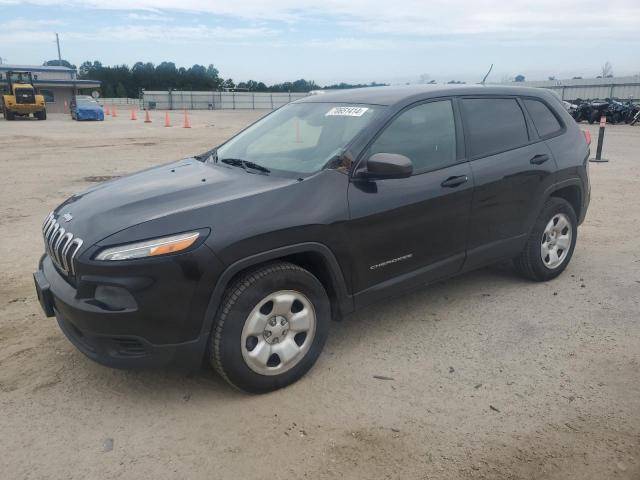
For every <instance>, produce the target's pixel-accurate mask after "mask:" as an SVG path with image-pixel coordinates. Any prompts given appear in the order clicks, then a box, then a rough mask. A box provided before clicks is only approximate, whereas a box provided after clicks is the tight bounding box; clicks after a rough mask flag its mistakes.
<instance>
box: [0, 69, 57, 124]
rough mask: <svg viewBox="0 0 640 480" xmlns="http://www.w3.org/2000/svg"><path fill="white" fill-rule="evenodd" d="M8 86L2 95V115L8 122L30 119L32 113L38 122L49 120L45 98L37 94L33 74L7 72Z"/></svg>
mask: <svg viewBox="0 0 640 480" xmlns="http://www.w3.org/2000/svg"><path fill="white" fill-rule="evenodd" d="M7 86H8V88H7V90H6V91H5V92H4V93H3V94H2V113H3V114H4V118H5V119H6V120H15V118H16V116H22V117H28V116H29V115H30V114H32V113H33V116H34V117H35V118H37V119H38V120H46V119H47V107H46V105H45V102H44V97H43V96H42V95H37V94H36V89H35V88H34V87H33V75H31V72H13V71H11V72H7Z"/></svg>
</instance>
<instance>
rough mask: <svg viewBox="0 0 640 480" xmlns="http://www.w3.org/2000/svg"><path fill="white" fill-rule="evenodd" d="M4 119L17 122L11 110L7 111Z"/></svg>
mask: <svg viewBox="0 0 640 480" xmlns="http://www.w3.org/2000/svg"><path fill="white" fill-rule="evenodd" d="M4 118H5V120H15V118H16V116H15V114H14V113H13V112H12V111H11V110H7V109H5V111H4Z"/></svg>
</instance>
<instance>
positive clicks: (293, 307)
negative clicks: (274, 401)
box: [209, 262, 331, 393]
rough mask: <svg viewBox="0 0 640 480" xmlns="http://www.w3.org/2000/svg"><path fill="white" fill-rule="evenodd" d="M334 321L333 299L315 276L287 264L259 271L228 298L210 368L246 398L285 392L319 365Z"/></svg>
mask: <svg viewBox="0 0 640 480" xmlns="http://www.w3.org/2000/svg"><path fill="white" fill-rule="evenodd" d="M301 307H302V308H301ZM305 311H306V312H307V313H306V315H304V314H303V312H305ZM296 314H298V316H297V318H298V319H297V320H295V322H294V318H296V317H295V315H296ZM283 319H284V322H283ZM302 319H306V321H303V320H302ZM330 319H331V306H330V303H329V298H328V296H327V293H326V291H325V289H324V287H323V286H322V284H321V283H320V281H319V280H318V279H317V278H316V277H315V276H313V275H312V274H311V273H310V272H308V271H307V270H305V269H303V268H301V267H299V266H297V265H294V264H292V263H287V262H276V263H269V264H266V265H263V266H261V267H257V268H255V269H252V270H249V271H247V272H246V273H243V274H242V275H241V276H240V277H239V278H238V279H237V280H235V281H234V282H233V283H232V284H231V285H230V286H229V287H228V289H227V291H226V293H225V296H224V300H223V302H222V304H221V305H220V308H219V309H218V313H217V315H216V318H215V320H214V325H213V330H212V332H211V345H210V347H211V348H210V349H209V350H210V354H209V357H210V358H209V360H210V363H211V365H212V366H213V368H214V369H215V370H216V371H217V372H218V373H219V374H220V376H222V377H223V378H224V379H225V380H226V381H227V382H228V383H229V384H231V385H232V386H234V387H235V388H237V389H239V390H243V391H245V392H250V393H266V392H270V391H273V390H276V389H279V388H282V387H285V386H287V385H290V384H292V383H294V382H295V381H297V380H299V379H300V378H301V377H302V376H303V375H304V374H305V373H307V371H308V370H309V369H310V368H311V367H312V366H313V364H314V363H315V362H316V360H317V358H318V356H319V355H320V352H321V351H322V347H323V346H324V343H325V340H326V338H327V334H328V329H329V321H330ZM296 332H297V333H296ZM278 353H280V355H278ZM285 355H287V356H289V355H290V356H291V358H289V359H286V358H285ZM281 356H282V358H280V357H281Z"/></svg>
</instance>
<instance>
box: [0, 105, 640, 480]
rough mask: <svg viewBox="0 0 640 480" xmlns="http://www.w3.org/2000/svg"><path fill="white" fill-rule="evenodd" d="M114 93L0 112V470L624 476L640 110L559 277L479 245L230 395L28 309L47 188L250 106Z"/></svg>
mask: <svg viewBox="0 0 640 480" xmlns="http://www.w3.org/2000/svg"><path fill="white" fill-rule="evenodd" d="M120 115H121V116H120V117H118V118H117V119H113V118H108V119H107V120H106V121H105V122H104V123H82V124H77V123H74V122H72V121H70V120H69V119H68V118H67V117H65V116H62V115H51V116H50V119H49V120H47V121H46V122H36V121H28V122H27V121H16V122H5V121H1V120H0V165H1V168H2V170H1V172H2V175H1V176H0V186H1V188H0V226H1V230H0V231H1V232H2V233H1V242H0V452H1V454H0V472H1V473H0V477H1V478H2V479H7V480H13V479H26V478H28V479H112V478H123V479H129V478H132V479H133V478H153V479H173V478H189V479H200V478H216V479H217V478H220V479H227V478H228V479H237V478H243V479H264V478H310V479H311V478H312V479H326V478H398V479H409V478H411V479H413V478H416V479H436V478H437V479H467V478H486V479H530V478H536V479H537V478H544V479H563V480H564V479H580V480H583V479H610V478H613V479H635V480H637V479H640V321H639V317H640V304H639V303H640V239H639V237H638V232H640V174H639V173H638V172H639V171H640V163H638V162H639V160H638V152H640V128H638V127H628V126H614V127H609V128H608V129H607V139H606V143H605V153H606V156H607V157H608V158H609V159H610V160H611V162H610V163H607V164H592V165H591V178H592V184H593V198H592V202H591V207H590V210H589V213H588V216H587V220H586V222H585V224H584V225H583V226H582V227H581V228H580V231H579V240H578V244H577V248H576V252H575V255H574V258H573V260H572V262H571V264H570V265H569V267H568V269H567V271H566V272H565V273H564V274H563V275H562V276H561V277H560V278H559V279H557V280H555V281H553V282H551V283H547V284H534V283H530V282H527V281H523V280H521V279H519V278H518V277H517V276H515V274H514V273H513V272H512V271H511V270H510V268H509V267H508V266H497V267H493V268H489V269H484V270H481V271H478V272H476V273H473V274H469V275H465V276H461V277H459V278H455V279H452V280H449V281H447V282H444V283H441V284H438V285H434V286H432V287H430V288H425V289H424V290H423V291H420V292H416V293H413V294H410V295H407V296H404V297H402V298H398V299H396V300H394V301H390V302H386V303H385V304H383V305H380V306H377V307H375V308H369V309H367V310H365V311H361V312H359V313H357V314H355V315H353V316H351V317H350V318H348V319H347V320H346V321H344V322H342V323H335V324H333V325H332V331H331V334H330V339H329V341H328V343H327V345H326V348H325V351H324V353H323V355H322V356H321V358H320V360H319V362H318V364H317V365H316V367H315V368H314V369H313V370H312V371H311V372H310V373H309V374H308V375H307V376H306V377H305V378H304V379H303V380H302V381H300V382H298V383H297V384H296V385H293V386H291V387H289V388H287V389H284V390H281V391H278V392H275V393H273V394H269V395H264V396H249V395H243V394H240V393H238V392H235V391H233V390H232V389H231V388H229V387H227V386H226V384H224V383H223V382H222V381H221V380H219V379H218V378H217V377H216V376H215V375H214V374H213V373H210V372H208V371H203V372H199V373H196V374H192V375H188V376H185V375H184V374H182V373H180V372H176V371H173V370H162V371H146V372H127V371H115V370H110V369H108V368H104V367H101V366H99V365H97V364H95V363H93V362H91V361H90V360H88V359H86V358H85V357H84V356H83V355H82V354H80V353H79V352H77V351H76V350H75V349H74V348H73V347H72V346H71V344H70V343H69V342H68V341H67V340H66V339H65V338H64V336H63V335H62V333H61V332H60V331H59V329H58V327H57V325H56V324H55V322H54V321H53V320H52V319H46V318H45V317H44V315H43V314H42V312H41V311H40V307H39V305H38V303H37V301H36V298H35V295H34V290H33V286H32V279H31V272H32V271H33V270H34V269H35V267H36V263H37V260H38V258H39V255H40V253H41V251H42V241H41V238H40V231H39V230H40V226H41V222H42V220H43V218H44V216H45V215H46V214H47V213H48V212H49V211H50V210H51V209H52V208H53V207H54V206H56V205H57V204H58V203H59V202H61V201H62V200H64V199H65V198H66V197H67V196H69V195H71V194H72V193H74V192H77V191H79V190H82V189H84V188H86V187H88V186H89V185H90V183H89V182H88V181H87V180H86V178H87V177H100V176H107V175H121V174H125V173H127V172H131V171H134V170H138V169H141V168H144V167H147V166H151V165H155V164H159V163H163V162H167V161H170V160H173V159H177V158H180V157H181V156H186V155H188V154H193V153H198V152H200V151H203V150H204V149H205V148H206V147H209V146H212V145H214V144H215V143H216V142H217V141H219V140H222V139H224V138H225V137H227V136H229V135H230V134H232V133H233V132H235V131H236V130H238V129H240V128H241V127H242V126H243V125H245V124H247V123H248V122H249V121H251V120H253V119H254V118H256V117H258V116H259V115H261V113H256V112H199V113H195V114H193V115H192V118H191V120H192V125H193V128H191V129H190V130H187V129H182V128H179V127H173V128H164V127H163V126H162V122H161V114H160V113H156V114H155V118H154V123H152V124H143V123H142V122H140V121H138V122H132V121H130V120H128V118H127V116H126V112H121V113H120ZM179 120H180V118H179V116H178V115H177V114H174V118H173V121H174V122H178V121H179ZM592 132H593V134H594V139H595V134H596V129H595V128H594V129H593V130H592ZM94 180H95V179H94ZM374 375H377V376H386V377H390V378H392V380H380V379H376V378H374Z"/></svg>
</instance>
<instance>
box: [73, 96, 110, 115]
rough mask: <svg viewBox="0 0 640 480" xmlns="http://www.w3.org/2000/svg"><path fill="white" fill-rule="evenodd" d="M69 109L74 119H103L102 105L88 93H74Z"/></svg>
mask: <svg viewBox="0 0 640 480" xmlns="http://www.w3.org/2000/svg"><path fill="white" fill-rule="evenodd" d="M69 110H70V111H71V118H72V119H74V120H99V121H102V120H104V110H103V109H102V105H100V104H99V103H98V102H97V101H96V100H95V99H94V98H93V97H90V96H88V95H76V97H75V98H74V99H73V100H71V106H70V109H69Z"/></svg>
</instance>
